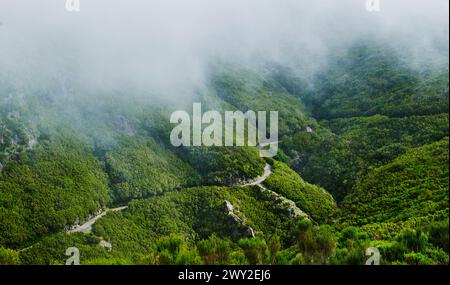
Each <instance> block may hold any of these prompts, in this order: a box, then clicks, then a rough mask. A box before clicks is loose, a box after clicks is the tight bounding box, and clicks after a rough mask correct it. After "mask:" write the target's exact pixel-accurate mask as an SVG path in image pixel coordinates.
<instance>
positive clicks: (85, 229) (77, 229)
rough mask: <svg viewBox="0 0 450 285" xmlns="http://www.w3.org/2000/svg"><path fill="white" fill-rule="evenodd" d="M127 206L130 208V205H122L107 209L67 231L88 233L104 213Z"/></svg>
mask: <svg viewBox="0 0 450 285" xmlns="http://www.w3.org/2000/svg"><path fill="white" fill-rule="evenodd" d="M126 208H128V206H122V207H117V208H113V209H106V210H104V211H103V212H101V213H100V214H98V215H97V216H95V217H93V218H92V219H90V220H88V221H87V222H85V223H84V224H82V225H78V226H76V227H75V228H73V229H70V230H68V231H67V233H68V234H73V233H85V234H88V233H90V232H91V231H92V226H93V225H94V224H95V222H96V221H97V220H98V219H100V218H101V217H103V216H104V215H106V213H108V212H109V211H112V212H118V211H123V210H125V209H126Z"/></svg>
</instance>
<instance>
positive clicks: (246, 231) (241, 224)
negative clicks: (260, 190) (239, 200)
mask: <svg viewBox="0 0 450 285" xmlns="http://www.w3.org/2000/svg"><path fill="white" fill-rule="evenodd" d="M233 209H234V206H233V205H232V204H231V203H230V201H228V200H225V210H226V212H227V214H228V216H229V217H231V219H232V221H233V223H235V224H236V225H237V226H238V228H239V229H242V230H243V231H241V233H238V234H239V235H240V236H243V237H252V238H254V237H255V231H254V230H253V228H252V227H250V226H248V225H247V224H246V223H245V221H244V220H243V219H242V218H241V217H239V216H238V215H237V214H236V213H234V212H233Z"/></svg>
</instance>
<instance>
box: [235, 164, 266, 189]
mask: <svg viewBox="0 0 450 285" xmlns="http://www.w3.org/2000/svg"><path fill="white" fill-rule="evenodd" d="M271 174H272V166H271V165H270V164H268V163H266V166H264V174H263V175H262V176H259V177H256V178H255V179H253V180H250V181H247V182H244V183H243V184H239V185H237V186H250V185H260V184H261V183H263V182H264V181H265V180H266V179H267V178H268V177H269V176H270V175H271Z"/></svg>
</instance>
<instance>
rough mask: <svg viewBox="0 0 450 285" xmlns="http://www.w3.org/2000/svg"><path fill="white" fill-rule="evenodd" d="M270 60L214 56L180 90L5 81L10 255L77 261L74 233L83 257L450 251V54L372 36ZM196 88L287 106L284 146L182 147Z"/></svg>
mask: <svg viewBox="0 0 450 285" xmlns="http://www.w3.org/2000/svg"><path fill="white" fill-rule="evenodd" d="M270 70H271V71H269V72H268V71H267V70H263V71H261V70H259V69H257V68H247V67H245V68H244V67H243V66H240V65H238V64H224V63H215V64H212V65H211V73H210V74H209V76H208V78H207V82H206V83H205V85H204V86H202V88H199V90H198V92H197V93H196V94H195V95H194V96H193V98H190V99H191V100H187V102H177V104H167V103H165V102H163V101H161V100H158V99H157V98H153V97H151V95H148V94H138V92H137V91H135V90H134V89H133V88H128V87H124V88H122V89H120V90H115V92H114V94H94V93H92V92H93V91H92V90H88V89H83V88H82V87H80V86H77V85H76V84H77V83H76V82H75V81H71V80H70V79H67V80H66V81H63V82H62V83H61V82H56V83H48V82H47V83H46V82H37V83H36V84H35V85H33V86H31V87H27V88H22V89H21V88H15V87H14V86H13V85H11V86H9V85H8V83H6V82H3V81H2V82H3V85H4V86H1V88H0V90H1V93H0V102H2V103H1V105H0V163H1V164H0V264H21V263H22V264H63V263H64V261H65V260H66V259H67V257H66V256H65V255H64V252H65V249H66V248H67V247H70V246H76V247H78V248H79V249H80V251H81V254H82V259H81V262H82V264H363V263H364V261H365V255H364V250H365V249H366V248H367V247H369V246H377V247H379V248H380V251H381V254H382V262H383V263H384V264H448V253H447V252H446V251H447V250H448V199H449V198H448V178H447V176H448V152H447V147H448V136H449V127H448V126H449V124H448V64H447V65H446V66H445V65H444V67H442V66H440V67H434V68H433V69H431V70H430V69H427V70H422V71H420V70H417V69H415V68H413V67H412V66H410V65H409V64H408V63H407V62H405V61H404V59H403V58H402V57H401V56H399V54H398V53H397V52H396V51H394V50H391V49H389V48H385V47H382V46H380V45H378V44H374V43H371V42H369V43H365V44H361V43H360V42H357V43H355V45H353V46H352V47H351V48H349V49H348V50H347V51H346V52H344V53H342V54H336V55H335V56H334V57H332V58H330V59H329V61H328V64H327V66H326V67H324V69H323V70H321V71H320V72H319V73H318V74H316V76H314V77H313V78H311V81H310V82H305V79H304V78H298V77H296V76H295V74H290V73H289V69H287V68H286V69H283V68H281V67H280V66H273V68H272V69H270ZM36 86H37V87H36ZM71 87H77V88H76V89H77V90H78V92H81V91H85V92H84V93H83V92H81V93H83V96H75V94H73V93H72V91H71V90H73V89H72V88H71ZM33 88H35V89H34V91H33ZM80 90H81V91H80ZM99 92H100V91H99ZM19 94H20V96H19ZM61 94H62V95H61ZM124 94H126V95H127V96H123V95H124ZM94 95H95V96H97V97H96V98H99V99H98V100H96V101H91V100H89V98H90V97H92V96H94ZM144 95H145V96H144ZM147 95H148V97H147ZM12 98H14V99H12ZM194 102H200V103H202V107H203V109H204V111H207V110H218V111H221V112H222V111H225V110H241V111H243V112H245V111H247V110H254V111H279V147H280V150H279V152H278V155H277V156H276V157H274V159H264V158H261V157H260V156H259V151H258V148H257V147H248V146H247V147H180V148H175V147H173V146H172V145H171V144H170V140H169V134H170V131H171V129H172V128H173V124H170V122H169V118H170V114H171V113H172V112H174V111H176V110H179V109H186V110H187V111H188V113H190V112H191V110H192V103H194ZM267 165H270V167H271V168H270V170H271V172H270V175H268V177H265V179H264V181H263V182H261V183H257V185H246V182H248V181H252V179H255V178H257V177H259V176H261V175H263V173H264V171H265V169H266V168H265V167H267ZM125 205H127V206H128V208H126V209H124V210H123V211H118V212H108V213H107V214H106V215H105V216H102V217H101V218H100V219H98V220H97V221H96V223H95V224H94V225H93V232H92V233H86V234H83V233H75V234H68V233H67V229H69V228H70V227H72V226H75V225H76V224H82V223H83V222H85V221H86V220H88V219H89V218H90V217H92V216H93V215H95V214H97V213H98V212H99V211H102V210H103V209H104V208H106V207H112V206H125ZM101 241H103V243H101ZM105 241H107V242H109V243H111V245H112V248H111V249H110V250H109V248H105V247H104V244H105V243H104V242H105ZM101 245H103V246H101Z"/></svg>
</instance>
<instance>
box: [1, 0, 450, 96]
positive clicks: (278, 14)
mask: <svg viewBox="0 0 450 285" xmlns="http://www.w3.org/2000/svg"><path fill="white" fill-rule="evenodd" d="M65 2H66V0H38V1H37V0H0V23H1V24H0V77H2V79H3V80H6V81H8V82H10V83H15V84H18V85H20V84H22V83H23V82H27V83H30V82H32V81H33V80H34V81H39V80H42V81H44V82H45V81H52V80H65V79H64V78H67V77H76V78H78V79H79V80H80V82H82V84H84V85H85V86H86V88H100V89H105V90H108V88H112V87H113V86H120V85H121V84H122V83H124V82H126V83H129V84H133V85H134V86H136V88H145V89H146V90H149V91H151V92H156V93H161V94H165V96H167V95H168V94H169V93H170V94H171V96H172V95H173V96H175V95H178V96H184V93H189V92H191V91H190V90H191V89H192V88H193V87H195V86H196V85H198V84H201V83H202V80H203V78H204V76H205V74H204V71H205V66H206V65H207V64H208V63H209V62H210V60H211V59H212V58H213V59H217V58H221V59H223V60H225V61H234V62H240V63H242V64H244V65H245V64H247V65H254V64H255V63H258V62H259V61H261V60H264V61H266V60H267V61H276V62H279V63H282V64H289V65H292V66H294V67H299V68H301V69H302V70H304V71H309V72H314V70H316V69H317V68H320V67H321V66H322V65H323V64H324V63H326V58H327V56H328V55H329V54H330V53H333V52H335V51H336V50H337V49H339V48H343V47H345V46H346V45H348V44H350V43H351V42H352V41H353V40H354V39H356V38H359V37H361V36H365V37H369V38H374V39H377V40H380V41H386V42H390V43H391V44H392V45H394V46H402V47H403V48H405V53H408V54H410V55H411V56H415V57H418V58H420V57H426V56H428V57H431V58H436V57H437V55H436V56H435V55H434V54H433V52H435V49H436V48H437V47H438V48H441V49H442V47H444V50H446V52H444V56H448V24H449V23H448V21H449V15H448V0H380V8H381V10H380V11H379V12H368V11H367V10H366V0H339V1H337V0H328V1H325V0H319V1H317V0H309V1H305V0H80V4H81V6H80V7H81V11H80V12H68V11H66V9H65ZM439 53H440V54H441V55H442V50H440V51H439ZM2 79H0V82H1V80H2Z"/></svg>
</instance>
